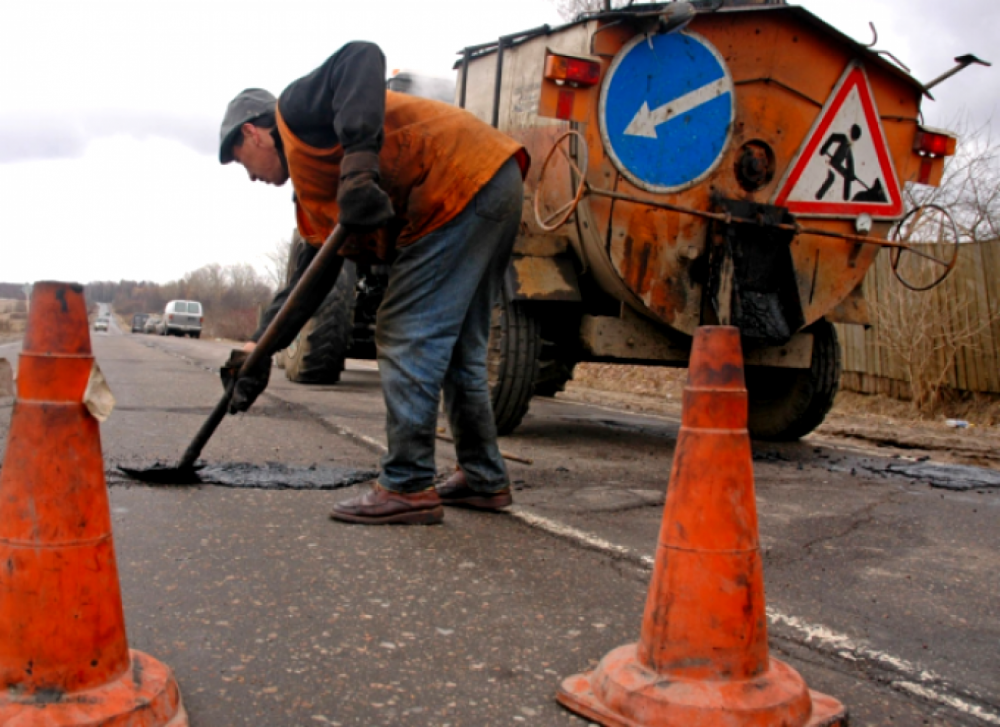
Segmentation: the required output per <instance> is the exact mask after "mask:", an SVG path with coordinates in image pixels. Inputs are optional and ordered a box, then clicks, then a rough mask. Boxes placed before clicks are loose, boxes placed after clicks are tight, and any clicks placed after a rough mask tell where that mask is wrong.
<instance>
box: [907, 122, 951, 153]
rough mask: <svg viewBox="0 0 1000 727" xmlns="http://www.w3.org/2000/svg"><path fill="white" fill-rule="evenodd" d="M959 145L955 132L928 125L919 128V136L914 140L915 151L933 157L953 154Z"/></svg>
mask: <svg viewBox="0 0 1000 727" xmlns="http://www.w3.org/2000/svg"><path fill="white" fill-rule="evenodd" d="M957 146H958V139H957V138H956V137H955V136H954V135H953V134H949V133H948V132H947V131H940V130H938V129H930V128H928V127H926V126H921V127H918V128H917V137H916V139H914V140H913V150H914V151H915V152H917V153H919V154H926V155H927V156H931V157H950V156H953V155H954V154H955V148H956V147H957Z"/></svg>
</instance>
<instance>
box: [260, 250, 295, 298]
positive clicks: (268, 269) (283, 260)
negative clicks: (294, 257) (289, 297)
mask: <svg viewBox="0 0 1000 727" xmlns="http://www.w3.org/2000/svg"><path fill="white" fill-rule="evenodd" d="M291 250H292V242H291V240H278V242H277V243H275V245H274V248H273V249H272V250H271V252H269V253H265V255H264V257H266V258H267V265H266V266H265V270H264V272H265V274H266V277H267V282H268V283H270V285H271V287H272V288H274V289H275V290H280V289H281V288H284V287H285V280H287V278H288V256H289V255H290V254H291Z"/></svg>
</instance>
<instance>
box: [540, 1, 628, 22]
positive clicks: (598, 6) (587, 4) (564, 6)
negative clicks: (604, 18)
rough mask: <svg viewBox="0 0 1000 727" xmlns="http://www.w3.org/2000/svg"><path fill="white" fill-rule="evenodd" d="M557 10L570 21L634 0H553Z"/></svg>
mask: <svg viewBox="0 0 1000 727" xmlns="http://www.w3.org/2000/svg"><path fill="white" fill-rule="evenodd" d="M551 2H552V3H553V4H554V5H555V6H556V12H557V13H559V17H561V18H562V19H563V20H565V21H567V22H570V21H573V20H576V19H577V18H578V17H580V16H581V15H586V14H587V13H598V12H602V11H607V10H612V9H614V8H620V7H625V6H627V5H631V4H632V2H633V0H551Z"/></svg>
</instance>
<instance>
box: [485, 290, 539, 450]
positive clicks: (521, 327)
mask: <svg viewBox="0 0 1000 727" xmlns="http://www.w3.org/2000/svg"><path fill="white" fill-rule="evenodd" d="M540 348H541V327H540V326H539V323H538V319H537V318H535V316H534V315H532V313H531V311H530V309H529V308H528V307H527V306H526V305H525V304H524V303H520V302H517V301H512V300H510V299H509V298H508V297H507V293H506V291H504V292H503V293H502V297H501V300H500V303H499V304H497V305H496V306H494V308H493V325H492V327H491V328H490V342H489V354H488V358H487V369H488V371H489V379H490V399H491V400H492V402H493V418H494V419H495V421H496V425H497V433H498V434H501V435H503V434H510V433H511V432H513V431H514V430H515V429H516V428H517V426H518V425H519V424H520V423H521V420H522V419H524V415H525V414H527V413H528V406H529V405H530V404H531V397H532V395H533V394H534V391H535V378H536V376H537V373H538V363H537V361H538V352H539V349H540Z"/></svg>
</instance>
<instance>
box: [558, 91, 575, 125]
mask: <svg viewBox="0 0 1000 727" xmlns="http://www.w3.org/2000/svg"><path fill="white" fill-rule="evenodd" d="M572 115H573V92H572V91H568V90H565V89H564V90H562V91H560V92H559V101H558V102H557V103H556V118H557V119H563V120H569V118H570V117H571V116H572Z"/></svg>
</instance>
